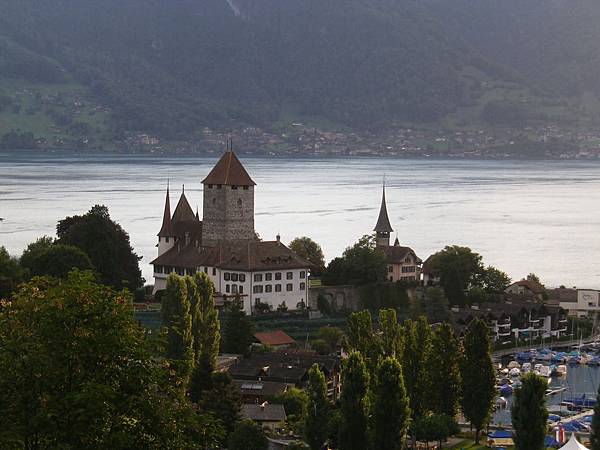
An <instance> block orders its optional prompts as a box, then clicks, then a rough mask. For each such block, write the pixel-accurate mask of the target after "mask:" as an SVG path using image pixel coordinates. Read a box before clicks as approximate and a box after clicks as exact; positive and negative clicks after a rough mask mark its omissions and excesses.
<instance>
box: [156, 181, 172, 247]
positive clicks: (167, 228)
mask: <svg viewBox="0 0 600 450" xmlns="http://www.w3.org/2000/svg"><path fill="white" fill-rule="evenodd" d="M172 235H173V227H172V224H171V200H170V199H169V184H168V183H167V198H166V200H165V212H164V213H163V222H162V227H160V231H159V232H158V236H160V237H166V236H172Z"/></svg>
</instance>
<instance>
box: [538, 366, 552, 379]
mask: <svg viewBox="0 0 600 450" xmlns="http://www.w3.org/2000/svg"><path fill="white" fill-rule="evenodd" d="M535 373H537V374H538V375H539V376H541V377H544V378H550V375H552V370H551V369H550V366H541V367H540V368H539V369H537V368H536V371H535Z"/></svg>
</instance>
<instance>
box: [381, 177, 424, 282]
mask: <svg viewBox="0 0 600 450" xmlns="http://www.w3.org/2000/svg"><path fill="white" fill-rule="evenodd" d="M373 231H375V233H376V236H377V248H379V249H381V250H382V251H383V253H385V256H386V260H387V264H388V266H387V275H386V281H390V282H394V281H419V280H420V279H421V263H422V261H421V259H420V258H419V257H418V256H417V254H416V253H415V252H414V250H413V249H412V248H410V247H405V246H402V245H400V241H399V240H398V238H397V237H396V240H395V242H394V245H390V233H392V232H393V231H394V230H393V228H392V225H391V223H390V218H389V216H388V211H387V202H386V199H385V185H384V186H383V192H382V196H381V207H380V208H379V217H378V218H377V224H376V225H375V228H374V229H373Z"/></svg>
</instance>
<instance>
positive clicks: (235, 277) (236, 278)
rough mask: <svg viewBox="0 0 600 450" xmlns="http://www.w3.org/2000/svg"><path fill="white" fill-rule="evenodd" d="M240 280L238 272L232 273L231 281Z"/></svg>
mask: <svg viewBox="0 0 600 450" xmlns="http://www.w3.org/2000/svg"><path fill="white" fill-rule="evenodd" d="M237 280H238V274H237V273H232V274H231V281H237Z"/></svg>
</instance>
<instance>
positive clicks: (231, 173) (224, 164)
mask: <svg viewBox="0 0 600 450" xmlns="http://www.w3.org/2000/svg"><path fill="white" fill-rule="evenodd" d="M202 184H222V185H225V186H255V185H256V183H255V182H254V181H252V178H250V175H248V172H246V169H244V166H243V165H242V163H241V162H240V160H239V159H238V157H237V156H236V155H235V153H234V152H233V150H227V151H226V152H225V153H223V156H221V159H220V160H219V162H217V164H216V165H215V167H213V169H212V170H211V171H210V173H209V174H208V176H207V177H206V178H205V179H204V180H203V181H202Z"/></svg>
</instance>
